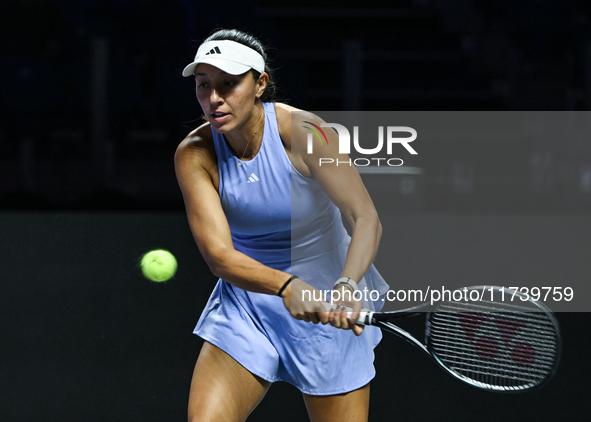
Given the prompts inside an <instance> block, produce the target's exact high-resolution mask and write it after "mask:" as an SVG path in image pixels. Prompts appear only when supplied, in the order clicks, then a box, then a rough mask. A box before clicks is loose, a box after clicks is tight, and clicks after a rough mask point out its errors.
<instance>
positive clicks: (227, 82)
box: [224, 81, 236, 86]
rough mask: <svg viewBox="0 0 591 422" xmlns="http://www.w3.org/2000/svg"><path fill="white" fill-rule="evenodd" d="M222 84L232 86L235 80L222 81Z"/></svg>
mask: <svg viewBox="0 0 591 422" xmlns="http://www.w3.org/2000/svg"><path fill="white" fill-rule="evenodd" d="M224 85H226V86H234V85H236V82H235V81H226V82H224Z"/></svg>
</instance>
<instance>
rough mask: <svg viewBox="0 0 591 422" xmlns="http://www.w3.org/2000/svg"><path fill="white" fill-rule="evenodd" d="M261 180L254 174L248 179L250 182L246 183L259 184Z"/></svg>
mask: <svg viewBox="0 0 591 422" xmlns="http://www.w3.org/2000/svg"><path fill="white" fill-rule="evenodd" d="M258 181H259V178H258V177H257V175H256V174H254V173H250V177H249V178H248V182H246V183H254V182H258Z"/></svg>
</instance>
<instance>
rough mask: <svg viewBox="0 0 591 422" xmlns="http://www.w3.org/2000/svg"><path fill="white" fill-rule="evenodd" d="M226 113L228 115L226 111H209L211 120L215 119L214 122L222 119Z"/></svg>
mask: <svg viewBox="0 0 591 422" xmlns="http://www.w3.org/2000/svg"><path fill="white" fill-rule="evenodd" d="M228 115H229V114H228V113H221V112H217V113H211V117H213V120H215V121H216V122H219V121H222V120H224V118H225V117H226V116H228Z"/></svg>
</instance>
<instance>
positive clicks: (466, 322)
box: [357, 286, 561, 392]
mask: <svg viewBox="0 0 591 422" xmlns="http://www.w3.org/2000/svg"><path fill="white" fill-rule="evenodd" d="M458 290H459V291H461V292H462V295H463V297H465V298H471V297H479V298H482V299H483V300H477V301H470V300H461V301H455V300H452V299H453V298H454V297H459V296H460V295H456V296H454V295H453V294H452V295H451V296H450V298H449V299H450V300H449V301H445V300H444V301H441V302H437V303H435V304H434V305H431V304H430V303H426V304H422V305H419V306H416V307H414V308H410V309H407V310H403V311H396V312H372V311H368V310H363V311H362V312H361V314H360V316H359V319H358V320H357V323H358V324H361V325H375V326H378V327H380V328H381V329H382V330H384V331H388V332H390V333H393V334H396V335H397V336H399V337H402V338H403V339H405V340H407V341H408V342H409V343H410V344H412V345H414V346H416V347H418V348H419V349H420V350H422V351H423V352H425V353H426V354H428V355H429V356H430V357H431V358H433V360H435V362H437V363H438V364H439V365H440V366H441V367H442V368H443V369H444V370H446V371H447V372H448V373H450V374H451V375H453V376H454V377H456V378H457V379H459V380H461V381H464V382H466V383H468V384H470V385H473V386H475V387H479V388H483V389H485V390H492V391H498V392H518V391H525V390H529V389H532V388H535V387H539V386H541V385H543V384H544V383H546V382H548V381H549V380H550V378H552V376H553V375H554V373H555V372H556V368H557V365H558V361H559V358H560V352H561V339H560V330H559V326H558V322H557V321H556V318H555V317H554V315H553V314H552V312H551V311H550V310H549V309H547V308H546V307H545V306H544V305H543V304H541V303H538V302H535V301H533V300H531V299H530V298H528V297H526V296H524V295H522V294H521V293H519V292H515V291H514V290H507V289H505V290H504V291H503V289H502V288H501V287H490V286H486V287H484V286H475V287H467V288H462V289H458ZM472 291H477V292H478V294H474V295H472V294H471V292H472ZM481 293H483V294H482V295H481ZM503 293H504V296H503V295H502V294H503ZM464 295H465V296H464ZM491 298H492V299H493V300H485V299H491ZM502 298H504V300H501V299H502ZM510 299H511V300H510ZM426 310H428V312H426ZM420 314H424V315H425V316H426V322H425V335H424V343H422V342H421V341H419V340H417V339H416V338H415V337H413V336H412V335H411V334H409V333H408V332H406V331H405V330H403V329H402V328H400V327H398V326H396V325H394V324H392V323H391V322H390V321H392V320H395V319H398V318H403V317H408V316H415V315H420Z"/></svg>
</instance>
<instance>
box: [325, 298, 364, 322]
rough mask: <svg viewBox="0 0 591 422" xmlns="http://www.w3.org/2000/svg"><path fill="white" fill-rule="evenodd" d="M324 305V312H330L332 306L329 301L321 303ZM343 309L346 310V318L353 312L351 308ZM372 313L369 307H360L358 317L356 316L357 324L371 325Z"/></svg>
mask: <svg viewBox="0 0 591 422" xmlns="http://www.w3.org/2000/svg"><path fill="white" fill-rule="evenodd" d="M323 305H324V307H325V308H326V312H330V311H332V310H333V309H332V308H333V306H332V305H331V304H330V303H323ZM345 311H346V312H347V318H351V315H352V314H353V309H352V308H349V307H346V308H345ZM372 314H373V312H372V311H370V310H369V309H362V310H361V311H359V318H357V321H356V323H357V325H371V315H372Z"/></svg>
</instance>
